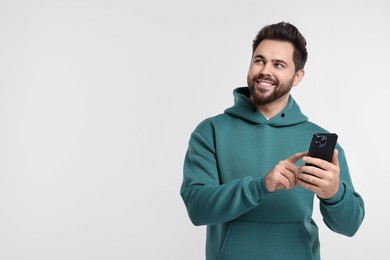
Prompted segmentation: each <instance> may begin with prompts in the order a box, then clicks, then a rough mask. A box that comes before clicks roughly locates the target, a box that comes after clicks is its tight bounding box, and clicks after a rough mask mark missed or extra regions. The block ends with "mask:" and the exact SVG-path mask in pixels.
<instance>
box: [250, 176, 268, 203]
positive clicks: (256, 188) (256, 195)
mask: <svg viewBox="0 0 390 260" xmlns="http://www.w3.org/2000/svg"><path fill="white" fill-rule="evenodd" d="M248 188H249V192H250V193H251V194H252V197H253V199H254V200H255V201H259V200H261V199H262V198H263V197H264V195H267V194H269V193H270V192H269V191H268V189H267V187H266V186H265V183H264V176H262V177H259V178H254V179H252V180H250V181H249V183H248Z"/></svg>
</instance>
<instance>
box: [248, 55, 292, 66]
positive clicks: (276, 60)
mask: <svg viewBox="0 0 390 260" xmlns="http://www.w3.org/2000/svg"><path fill="white" fill-rule="evenodd" d="M256 58H260V59H262V60H267V59H266V58H265V57H264V56H263V55H261V54H257V55H256V56H254V57H253V59H256ZM271 61H272V62H274V63H283V64H285V65H286V66H287V65H288V64H287V62H285V61H284V60H281V59H273V60H271Z"/></svg>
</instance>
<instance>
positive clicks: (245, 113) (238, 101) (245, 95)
mask: <svg viewBox="0 0 390 260" xmlns="http://www.w3.org/2000/svg"><path fill="white" fill-rule="evenodd" d="M233 96H234V105H233V106H232V107H230V108H228V109H226V110H225V114H229V115H231V116H234V117H238V118H241V119H243V120H246V121H248V122H250V123H253V124H266V125H270V126H279V127H280V126H289V125H295V124H299V123H302V122H306V121H307V120H308V118H307V116H305V115H304V114H302V112H301V109H300V108H299V106H298V104H297V103H296V102H295V100H294V99H293V98H292V96H291V95H290V96H289V99H288V103H287V105H286V107H285V108H283V110H282V111H280V113H278V114H277V115H275V116H274V117H272V118H270V119H267V118H265V117H264V115H263V114H262V113H261V112H260V111H259V110H258V109H257V108H256V107H255V106H254V105H253V103H252V102H251V101H250V99H249V97H250V94H249V88H248V87H240V88H236V89H235V90H234V91H233Z"/></svg>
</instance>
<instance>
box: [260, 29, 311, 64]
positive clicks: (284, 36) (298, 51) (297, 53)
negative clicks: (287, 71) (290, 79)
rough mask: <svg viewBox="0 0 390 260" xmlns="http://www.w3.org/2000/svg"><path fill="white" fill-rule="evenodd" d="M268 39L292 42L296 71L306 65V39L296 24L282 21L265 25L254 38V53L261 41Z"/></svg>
mask: <svg viewBox="0 0 390 260" xmlns="http://www.w3.org/2000/svg"><path fill="white" fill-rule="evenodd" d="M267 39H268V40H277V41H285V42H289V43H291V44H292V45H293V46H294V54H293V55H294V56H293V59H294V63H295V71H298V70H301V69H303V68H304V67H305V63H306V60H307V50H306V40H305V38H304V37H303V36H302V34H301V33H300V32H299V31H298V29H297V28H296V27H295V26H294V25H292V24H290V23H286V22H280V23H277V24H271V25H267V26H264V27H263V28H262V29H261V30H260V32H259V33H258V34H257V36H256V38H255V39H254V40H253V45H252V55H253V54H254V53H255V51H256V48H257V46H259V44H260V42H262V41H263V40H267Z"/></svg>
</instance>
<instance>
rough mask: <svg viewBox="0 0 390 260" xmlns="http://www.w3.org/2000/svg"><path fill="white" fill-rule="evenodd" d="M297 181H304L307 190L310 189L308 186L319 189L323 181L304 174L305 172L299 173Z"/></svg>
mask: <svg viewBox="0 0 390 260" xmlns="http://www.w3.org/2000/svg"><path fill="white" fill-rule="evenodd" d="M297 179H298V181H302V182H303V183H304V184H305V185H304V187H305V188H308V185H311V186H316V187H318V186H319V183H320V181H321V179H319V178H318V177H317V176H315V175H311V174H308V173H304V172H299V173H298V174H297Z"/></svg>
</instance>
